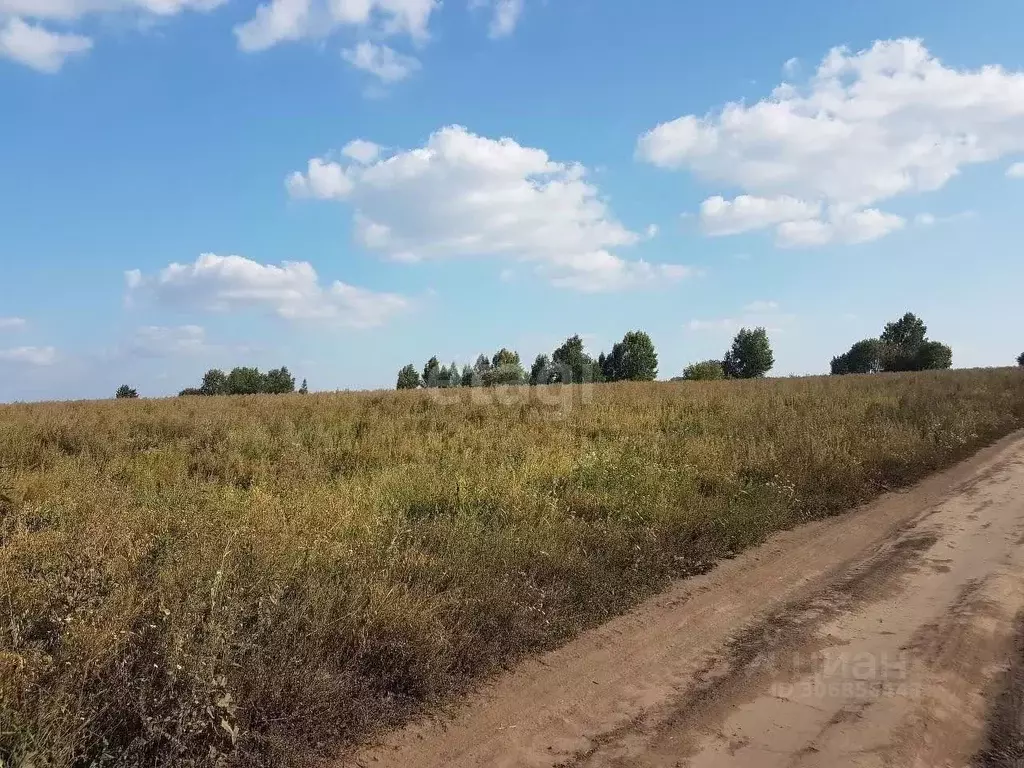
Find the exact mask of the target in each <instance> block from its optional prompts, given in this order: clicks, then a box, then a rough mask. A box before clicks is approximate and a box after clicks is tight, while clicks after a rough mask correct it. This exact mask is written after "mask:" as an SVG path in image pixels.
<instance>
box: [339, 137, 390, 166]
mask: <svg viewBox="0 0 1024 768" xmlns="http://www.w3.org/2000/svg"><path fill="white" fill-rule="evenodd" d="M380 149H381V148H380V147H379V146H378V145H377V144H374V143H373V142H372V141H366V140H365V139H355V140H354V141H350V142H349V143H348V144H346V145H345V146H344V148H342V150H341V154H343V155H344V156H345V157H347V158H349V159H351V160H355V161H356V162H357V163H359V164H360V165H369V164H370V163H372V162H373V161H374V160H376V159H377V158H378V157H379V156H380Z"/></svg>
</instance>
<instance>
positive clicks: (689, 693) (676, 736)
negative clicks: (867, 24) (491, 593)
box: [343, 434, 1024, 768]
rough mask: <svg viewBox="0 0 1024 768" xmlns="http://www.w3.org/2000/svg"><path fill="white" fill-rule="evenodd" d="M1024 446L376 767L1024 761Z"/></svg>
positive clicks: (644, 626) (657, 607) (737, 577)
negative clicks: (1021, 750)
mask: <svg viewBox="0 0 1024 768" xmlns="http://www.w3.org/2000/svg"><path fill="white" fill-rule="evenodd" d="M1022 544H1024V435H1021V434H1017V435H1014V436H1011V437H1010V438H1007V439H1004V440H1003V441H1001V442H1000V443H998V444H996V445H994V446H992V447H991V448H988V449H986V450H984V451H982V452H981V453H980V454H978V455H977V456H975V457H974V458H972V459H970V460H968V461H966V462H964V463H962V464H960V465H958V466H956V467H954V468H953V469H951V470H948V471H946V472H942V473H940V474H937V475H934V476H932V477H930V478H928V479H927V480H925V481H924V482H923V483H920V484H919V485H917V486H915V487H914V488H911V489H909V490H907V491H905V492H901V493H893V494H888V495H886V496H885V497H883V498H881V499H879V500H878V501H876V502H874V503H872V504H870V505H867V506H865V507H863V508H861V509H858V510H856V511H854V512H851V513H849V514H847V515H844V516H841V517H836V518H832V519H829V520H826V521H822V522H819V523H813V524H810V525H806V526H803V527H801V528H798V529H796V530H793V531H788V532H785V533H782V534H779V535H777V536H774V537H772V538H771V539H770V540H769V541H768V542H767V543H765V544H764V545H763V546H761V547H758V548H756V549H753V550H750V551H748V552H746V553H744V554H743V555H741V556H739V557H737V558H735V559H733V560H730V561H728V562H726V563H723V564H721V565H720V566H719V567H717V568H716V569H714V570H713V571H712V572H711V573H709V574H707V575H705V576H700V577H697V578H693V579H688V580H686V581H682V582H679V583H677V584H675V585H673V586H672V587H671V588H670V589H669V590H667V591H666V592H664V593H662V594H661V595H659V596H657V597H655V598H653V599H651V600H649V601H648V602H646V603H645V604H643V605H641V606H640V607H638V608H637V609H636V610H634V611H632V612H631V613H629V614H627V615H625V616H622V617H620V618H618V619H616V620H614V621H612V622H609V623H608V624H606V625H604V626H602V627H600V628H598V629H595V630H593V631H591V632H588V633H585V634H584V635H582V636H581V637H580V638H578V639H577V640H575V641H574V642H572V643H570V644H568V645H566V646H565V647H563V648H561V649H559V650H558V651H555V652H553V653H550V654H546V655H545V656H543V657H540V658H537V659H533V660H529V661H526V662H524V663H523V664H521V665H519V666H518V667H517V668H516V669H515V670H513V671H512V672H510V673H509V674H507V675H505V676H504V677H502V678H500V679H498V680H495V681H493V682H492V683H491V684H489V685H487V686H486V687H485V688H484V689H482V690H481V691H480V692H479V693H477V694H474V695H472V696H470V697H469V698H468V699H467V700H466V701H465V702H463V704H461V705H460V706H459V707H458V708H457V709H456V710H455V711H454V712H453V713H450V715H448V716H445V717H444V718H437V719H434V720H431V721H425V722H420V723H417V724H414V725H411V726H409V727H408V728H405V729H403V730H401V731H399V732H397V733H395V734H392V735H391V736H389V737H388V738H387V739H386V740H385V742H384V743H383V744H381V745H379V746H376V747H374V748H372V749H368V750H365V751H363V752H361V753H360V754H358V755H354V756H351V757H350V758H348V759H346V760H345V761H343V764H344V765H362V766H374V768H442V767H443V768H468V767H469V766H495V767H501V768H512V767H513V766H515V767H518V766H530V767H531V768H534V767H536V768H541V767H545V768H546V767H554V766H559V767H560V768H570V767H572V768H576V767H579V768H584V767H585V768H605V767H607V768H612V767H613V766H614V767H615V768H634V767H637V768H639V767H640V766H643V767H644V768H648V767H652V768H653V767H654V766H679V767H684V766H685V767H686V768H720V767H724V766H730V767H732V766H736V767H737V768H738V767H740V766H750V767H752V768H753V767H755V766H756V768H774V767H775V766H801V767H809V766H821V767H822V768H824V767H826V766H827V767H828V768H835V767H838V766H900V767H901V768H902V767H904V766H922V767H924V766H928V767H929V768H930V767H932V766H967V765H985V766H1001V765H1006V766H1010V765H1014V766H1019V765H1024V762H1018V760H1020V759H1021V758H1022V757H1024V755H1022V754H1019V753H1018V752H1017V749H1018V748H1019V747H1021V743H1020V739H1021V735H1020V734H1021V732H1022V731H1021V727H1022V726H1024V723H1022V722H1021V718H1022V713H1024V706H1022V705H1021V701H1022V698H1024V696H1022V690H1024V688H1022V685H1021V681H1022V679H1024V673H1022V669H1021V666H1022V661H1024V659H1022V658H1019V656H1020V654H1021V651H1022V635H1021V631H1020V630H1021V626H1022V621H1021V617H1024V547H1022V546H1021V545H1022Z"/></svg>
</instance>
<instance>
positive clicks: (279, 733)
mask: <svg viewBox="0 0 1024 768" xmlns="http://www.w3.org/2000/svg"><path fill="white" fill-rule="evenodd" d="M755 341H756V340H755ZM757 347H758V344H756V343H754V344H752V345H751V349H756V348H757ZM578 351H579V352H580V354H582V350H581V349H580V350H578ZM652 351H653V350H652ZM558 356H559V358H560V359H564V361H566V362H565V364H566V365H567V366H568V367H569V368H573V367H574V366H579V367H582V366H584V365H587V364H588V363H587V361H586V360H585V359H583V357H581V356H580V355H577V349H576V345H575V342H573V343H572V344H570V345H569V346H568V348H566V349H565V350H564V354H563V353H561V352H559V353H558ZM495 357H497V358H498V362H497V365H495V364H494V359H493V358H492V359H490V360H489V361H488V362H489V366H488V368H489V370H493V369H494V368H495V367H498V368H502V369H505V370H507V368H504V367H506V366H508V367H514V366H515V365H516V362H517V361H516V360H515V359H513V357H511V356H509V355H501V354H499V355H496V356H495ZM553 357H554V356H552V358H553ZM608 357H612V358H613V359H614V357H615V355H614V353H613V354H611V355H609V356H606V357H605V361H607V359H608ZM592 362H597V361H592ZM634 362H635V363H636V368H635V369H631V370H641V369H642V368H643V366H645V365H648V364H649V363H650V362H651V361H650V358H649V356H646V355H641V356H639V357H636V356H631V355H620V356H619V359H618V361H616V362H615V363H614V365H615V366H617V367H618V366H627V365H630V366H631V365H634ZM605 364H606V365H607V362H606V363H605ZM437 367H438V368H440V367H441V366H440V364H439V365H438V366H437ZM430 368H431V369H433V368H434V366H430ZM535 369H536V370H535V373H536V375H537V378H541V376H542V374H543V372H544V371H545V370H547V369H546V367H545V366H544V365H540V366H535ZM622 369H625V368H616V370H622ZM450 370H451V369H450V368H449V372H450ZM414 373H415V374H416V375H417V376H419V375H420V372H419V371H414ZM459 373H460V376H461V375H462V373H463V372H461V371H460V372H459ZM499 375H503V374H499ZM526 375H527V378H529V376H530V375H532V374H530V373H528V374H526ZM429 377H430V371H429V370H428V371H427V378H429ZM712 377H717V373H716V374H712ZM1022 425H1024V371H1022V370H1020V369H1019V368H1017V367H1013V368H1005V369H991V370H965V371H929V372H923V373H901V374H892V375H889V374H881V375H874V376H842V377H812V378H802V379H786V380H765V379H759V378H752V379H747V380H733V381H708V382H692V381H685V382H678V383H649V382H630V381H624V382H619V383H613V384H603V385H599V386H563V385H557V384H552V385H548V386H540V385H538V386H536V387H526V386H524V387H498V388H495V389H492V390H485V389H478V388H467V389H454V390H451V391H443V390H438V389H431V390H426V391H410V392H390V393H358V394H332V395H315V394H314V395H307V396H304V397H303V396H299V395H298V394H295V395H277V396H266V395H248V396H240V397H182V398H170V399H165V400H145V399H134V398H128V399H125V400H114V399H111V400H107V401H102V402H80V403H52V404H38V405H12V406H2V407H0V761H2V764H3V765H4V766H8V765H10V766H26V765H32V766H37V767H42V766H46V767H47V768H50V767H53V768H72V767H74V768H78V767H79V766H81V767H85V766H95V767H96V768H102V767H105V766H168V767H169V766H175V767H176V768H178V767H180V766H210V767H213V766H239V767H241V766H245V767H247V768H248V767H249V766H300V765H311V764H314V763H315V762H316V761H317V760H318V759H322V758H324V757H326V756H329V755H332V754H335V753H336V751H337V750H338V749H340V748H342V747H344V746H345V745H348V744H352V743H355V742H358V741H360V740H363V739H365V738H367V737H369V736H370V735H372V734H373V733H374V732H375V731H378V730H379V729H382V728H386V727H389V726H392V725H394V724H396V723H399V722H401V721H402V720H403V719H405V718H408V717H409V716H411V715H414V714H415V713H417V712H419V711H422V710H423V709H424V708H426V707H430V706H433V705H436V704H438V703H439V702H442V701H444V700H446V699H447V698H449V697H450V696H452V695H453V694H456V693H458V692H459V691H461V690H464V689H465V688H466V686H467V685H469V684H471V683H472V682H473V681H475V680H478V679H480V678H481V677H482V676H486V675H487V674H489V673H493V672H495V671H498V670H500V669H501V668H503V667H504V666H505V665H507V664H508V663H510V662H511V661H513V660H514V659H515V658H517V657H519V656H521V655H523V654H526V653H531V652H536V651H539V650H542V649H546V648H551V647H553V646H556V645H558V644H559V643H562V642H564V641H565V640H566V639H567V638H569V637H571V636H573V635H574V634H576V633H578V632H579V631H580V630H581V629H583V628H585V627H587V626H591V625H594V624H597V623H599V622H601V621H604V620H606V619H607V618H608V617H610V616H612V615H613V614H616V613H618V612H621V611H623V610H624V609H626V608H628V607H629V606H631V605H633V604H635V603H636V602H637V601H638V600H640V599H641V598H643V597H645V596H647V595H649V594H651V593H652V592H654V591H656V590H658V589H659V588H661V587H663V586H664V585H665V584H666V582H667V581H668V580H669V579H672V578H676V577H681V576H686V575H688V574H693V573H697V572H701V571H704V570H706V569H708V568H709V567H711V566H712V565H713V564H714V563H715V562H716V561H717V560H720V559H721V558H725V557H729V556H731V555H732V554H734V553H736V552H738V551H740V550H742V549H743V548H745V547H749V546H751V545H753V544H756V543H758V542H760V541H762V540H763V539H764V538H765V537H766V536H767V535H768V534H770V533H771V532H773V531H775V530H778V529H780V528H786V527H789V526H792V525H795V524H797V523H800V522H803V521H807V520H811V519H814V518H820V517H822V516H825V515H831V514H835V513H838V512H841V511H843V510H846V509H848V508H849V507H850V505H853V504H856V503H858V502H861V501H863V500H865V499H868V498H870V497H872V496H874V495H875V494H877V493H879V492H880V491H882V490H883V489H888V488H894V487H898V486H901V485H904V484H907V483H909V482H911V481H913V480H915V479H917V478H919V477H921V476H922V475H924V474H925V473H927V472H930V471H932V470H935V469H937V468H939V467H942V466H945V465H948V464H950V463H952V462H954V461H956V460H957V459H960V458H962V457H964V456H965V455H967V454H969V453H970V452H972V451H974V450H975V449H977V448H978V447H979V446H981V445H983V444H985V443H987V442H989V441H991V440H993V439H994V438H997V437H999V436H1001V435H1004V434H1007V433H1008V432H1010V431H1011V430H1013V429H1016V428H1018V427H1020V426H1022Z"/></svg>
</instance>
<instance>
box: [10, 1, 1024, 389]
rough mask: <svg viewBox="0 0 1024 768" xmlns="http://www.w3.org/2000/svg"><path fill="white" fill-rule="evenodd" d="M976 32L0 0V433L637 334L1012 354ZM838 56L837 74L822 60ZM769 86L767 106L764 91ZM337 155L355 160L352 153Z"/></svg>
mask: <svg viewBox="0 0 1024 768" xmlns="http://www.w3.org/2000/svg"><path fill="white" fill-rule="evenodd" d="M1022 22H1024V8H1021V7H1020V5H1019V4H1017V3H1014V2H1010V1H1009V0H1005V1H1003V2H995V1H994V0H979V1H978V2H974V3H972V4H971V5H970V7H969V8H967V7H964V6H962V5H957V4H953V3H935V2H933V1H932V2H922V1H920V0H904V1H903V2H900V3H892V2H876V1H875V0H863V1H862V2H858V3H832V4H824V3H819V2H814V3H812V2H805V1H804V0H798V1H795V2H789V3H785V4H782V5H781V6H779V5H778V4H775V5H772V4H764V3H759V2H747V1H746V0H743V1H741V2H736V3H733V4H730V5H728V6H721V5H718V6H715V5H703V6H702V5H698V4H693V3H685V2H679V0H674V1H670V0H649V1H648V2H645V3H640V4H631V3H621V2H610V1H608V0H586V1H585V0H522V2H516V1H515V0H469V1H468V2H467V0H445V2H444V3H443V4H440V3H437V2H434V0H333V2H330V3H328V2H326V0H277V2H276V3H275V4H273V5H270V4H268V5H266V6H260V5H258V4H256V3H252V2H242V1H241V0H219V1H218V0H0V94H2V97H3V107H2V111H0V117H2V119H0V276H2V280H3V285H4V287H5V288H6V290H4V291H3V292H2V293H0V400H12V399H49V398H78V397H106V396H110V395H111V394H112V392H113V391H114V389H115V388H116V387H117V386H118V385H119V384H121V383H126V382H127V383H129V384H131V385H132V386H135V387H137V388H138V389H139V391H140V392H141V393H142V394H143V395H165V394H172V393H175V392H177V391H178V390H179V389H181V388H183V387H185V386H190V385H193V384H195V383H196V382H197V381H198V378H199V376H200V375H201V373H202V372H203V371H204V370H206V369H207V368H209V367H212V366H219V367H225V368H229V367H232V366H234V365H240V364H254V365H259V366H261V367H269V366H277V365H281V364H284V365H287V366H288V367H289V368H290V369H291V370H292V372H293V373H295V374H296V375H297V376H298V377H299V378H300V379H301V378H303V377H306V378H308V380H309V384H310V388H311V389H315V390H319V389H343V388H352V389H359V388H374V387H390V386H393V384H394V378H395V373H396V371H397V370H398V368H400V367H401V366H402V365H404V364H405V363H406V362H410V361H412V362H415V363H416V364H417V366H422V364H423V361H424V360H425V359H426V358H427V357H429V356H430V355H434V354H436V355H438V356H439V357H440V358H441V359H442V360H445V361H448V360H452V359H454V360H457V361H459V362H460V363H461V362H468V361H471V360H472V359H473V358H475V356H476V355H477V354H479V353H480V352H487V353H491V352H493V351H494V350H495V349H497V348H499V347H501V346H508V347H513V348H515V349H517V350H518V351H519V352H520V354H521V355H522V357H523V359H524V362H525V363H526V364H527V365H528V364H529V362H530V361H531V360H532V359H533V357H534V356H535V355H536V354H537V353H538V352H550V351H551V349H552V348H553V347H555V346H557V344H558V343H560V341H561V340H563V339H564V338H565V337H566V336H569V335H571V334H573V333H579V334H581V335H582V336H583V337H584V339H585V340H586V342H587V345H588V348H589V349H590V350H591V351H592V352H593V353H594V354H595V355H596V354H597V352H599V351H601V350H602V349H604V350H607V349H609V348H610V347H611V345H612V343H614V341H615V340H617V339H618V338H621V336H622V334H623V333H624V332H625V331H627V330H631V329H634V328H640V329H644V330H647V331H648V332H649V333H650V334H651V335H652V337H653V338H654V340H655V343H656V345H657V347H658V351H659V354H660V362H661V365H660V374H661V376H662V377H665V378H668V377H670V376H673V375H678V373H679V372H680V371H681V370H682V368H683V367H684V366H685V365H686V364H687V363H689V362H692V361H695V360H699V359H704V358H707V357H712V356H716V357H717V356H720V355H721V354H722V352H723V351H724V350H725V348H726V347H727V346H728V343H729V340H730V338H731V336H732V335H733V334H734V333H735V331H736V329H737V328H738V327H739V326H740V325H764V326H766V327H767V328H769V331H770V335H771V338H772V342H773V345H774V347H775V352H776V367H775V370H774V372H773V373H775V374H781V375H785V374H792V373H820V372H824V371H826V370H827V368H828V361H829V359H830V358H831V356H832V355H833V354H836V353H838V352H841V351H844V350H845V349H846V348H848V347H849V345H850V344H851V343H852V342H853V341H856V340H857V339H860V338H863V337H865V336H871V335H876V334H877V333H878V332H879V330H880V329H881V326H882V325H883V324H884V322H885V321H886V320H890V319H893V318H895V317H897V316H899V315H900V314H902V313H903V312H904V311H907V310H911V311H914V312H917V313H918V314H919V315H921V316H922V317H923V318H924V319H925V321H926V322H927V323H928V326H929V335H930V336H931V337H933V338H936V339H939V340H942V341H945V342H947V343H949V344H951V345H952V347H953V351H954V365H957V366H977V365H1006V364H1011V363H1012V362H1013V360H1014V358H1015V357H1016V356H1017V355H1018V354H1019V353H1020V352H1021V351H1022V350H1024V337H1021V336H1020V335H1019V329H1020V328H1021V327H1022V325H1024V322H1022V321H1024V302H1022V301H1021V300H1020V285H1021V284H1022V283H1024V261H1022V259H1021V257H1020V251H1019V241H1020V235H1021V231H1022V230H1021V224H1020V214H1019V211H1021V210H1024V165H1021V166H1016V165H1015V164H1017V163H1021V162H1024V75H1022V74H1020V73H1021V72H1022V71H1024V49H1022V48H1021V47H1020V45H1019V29H1020V27H1021V23H1022ZM840 47H845V48H840ZM784 83H785V84H787V85H783V84H784ZM357 140H358V141H357Z"/></svg>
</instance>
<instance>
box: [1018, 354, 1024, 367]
mask: <svg viewBox="0 0 1024 768" xmlns="http://www.w3.org/2000/svg"><path fill="white" fill-rule="evenodd" d="M1017 365H1024V352H1021V353H1020V354H1019V355H1018V356H1017Z"/></svg>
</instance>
